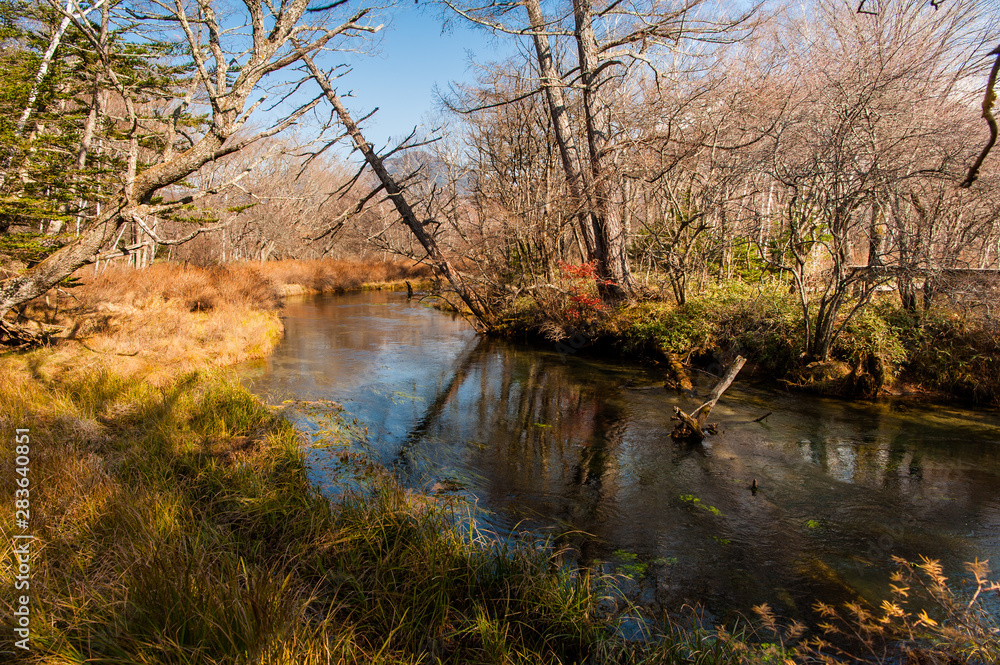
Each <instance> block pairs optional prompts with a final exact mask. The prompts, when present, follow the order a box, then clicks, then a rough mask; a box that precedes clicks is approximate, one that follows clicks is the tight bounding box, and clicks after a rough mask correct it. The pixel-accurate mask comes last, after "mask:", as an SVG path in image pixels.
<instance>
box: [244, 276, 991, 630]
mask: <svg viewBox="0 0 1000 665" xmlns="http://www.w3.org/2000/svg"><path fill="white" fill-rule="evenodd" d="M285 314H286V321H285V323H286V338H285V340H284V342H283V343H282V344H281V346H279V348H278V349H277V351H276V353H275V354H274V355H273V356H272V357H271V358H268V359H267V360H266V361H262V362H261V363H259V364H257V365H255V366H252V367H249V368H248V372H247V373H248V376H249V377H251V378H249V379H248V381H249V382H250V383H251V384H252V387H253V389H254V390H255V391H256V392H258V393H259V394H262V395H264V396H266V397H267V398H268V399H270V400H272V401H281V399H284V398H289V397H292V398H296V399H302V400H318V399H326V400H335V401H337V402H340V403H342V404H343V405H344V409H345V410H346V411H347V412H348V413H349V414H351V415H352V416H353V417H355V418H357V419H358V421H359V423H360V424H361V425H363V426H364V427H366V428H367V433H368V436H367V438H368V444H367V445H368V449H367V454H369V455H370V456H371V457H373V458H374V459H375V460H376V461H378V462H380V463H383V464H387V465H393V466H394V467H395V468H396V469H397V470H398V472H399V474H400V475H401V477H402V478H403V479H404V480H405V481H406V482H407V483H409V484H411V485H413V486H416V487H422V488H424V489H427V490H432V491H445V492H451V493H457V494H462V495H466V496H468V497H469V498H471V499H473V500H475V501H476V502H477V504H478V506H479V507H480V510H481V514H482V516H483V519H485V520H486V521H487V522H488V523H489V524H490V526H492V527H493V528H495V529H498V530H509V529H511V528H514V527H515V526H517V527H518V528H529V529H533V530H537V531H543V532H545V531H547V532H550V533H552V534H554V535H555V534H560V533H566V532H573V533H572V535H570V536H567V537H565V538H563V540H565V541H566V543H567V544H569V545H571V546H572V548H573V549H574V550H575V551H576V552H577V554H578V556H579V557H581V558H582V559H583V560H584V561H587V562H595V561H605V562H610V565H611V566H613V565H614V564H615V563H622V562H628V564H627V565H625V566H624V568H625V569H626V570H627V571H628V572H630V573H631V574H632V575H633V576H634V577H636V578H637V583H636V584H635V585H634V586H635V587H636V588H637V589H638V592H637V593H639V596H640V600H641V602H644V603H646V604H649V605H652V606H658V607H669V608H676V607H679V606H680V605H681V604H682V603H684V602H693V601H699V602H702V603H704V604H706V605H707V607H708V608H709V610H710V611H712V612H714V613H716V614H717V615H721V614H724V613H727V612H730V611H743V612H746V611H747V610H748V609H749V607H750V606H751V605H753V604H757V603H761V602H768V603H770V604H771V605H772V606H773V607H775V608H776V609H778V610H779V611H781V612H784V613H787V614H795V615H802V614H803V613H804V612H806V611H807V610H808V608H809V607H810V606H811V604H812V602H813V601H814V600H815V599H816V598H817V597H818V598H823V599H825V600H827V601H839V600H847V599H850V598H854V597H856V596H857V595H861V596H864V597H867V598H869V599H877V598H881V597H883V596H884V593H885V591H886V590H887V583H888V573H889V571H890V570H891V568H892V563H891V560H890V558H891V556H892V555H896V556H902V557H905V558H909V559H915V558H917V556H918V555H920V554H923V555H926V556H929V557H933V558H938V559H941V560H942V561H943V563H944V564H945V567H946V570H947V572H949V573H951V574H953V575H955V574H958V573H960V572H961V570H962V563H963V562H964V561H971V560H972V559H974V558H977V557H978V558H979V559H986V558H991V557H992V558H993V559H994V560H998V557H997V555H998V554H1000V434H998V424H1000V422H998V419H997V417H996V416H995V415H993V414H988V413H976V412H967V411H963V410H960V409H953V408H942V407H936V406H935V407H926V406H907V405H903V404H874V405H872V404H856V403H847V402H840V401H836V400H828V399H821V398H816V397H810V396H804V395H793V394H785V393H780V392H775V391H770V390H765V389H761V388H757V387H753V386H747V385H745V384H741V383H739V382H738V383H737V384H735V385H734V386H733V387H732V388H731V389H730V391H729V392H727V394H726V396H725V397H724V398H723V400H722V401H721V402H720V404H719V405H718V407H717V408H716V410H715V411H713V419H714V420H718V422H719V424H720V433H719V435H717V436H715V437H711V438H710V439H708V440H706V442H705V443H704V444H701V445H691V444H685V443H678V442H675V441H673V440H672V439H671V438H670V436H669V432H670V430H671V428H672V423H671V421H670V413H671V407H672V406H673V405H674V404H675V403H682V405H683V404H684V403H687V405H688V406H690V405H691V404H692V403H695V402H697V399H696V398H690V399H689V398H685V397H681V396H678V395H676V394H672V393H668V392H667V391H665V390H663V389H659V388H657V389H653V390H637V389H634V388H633V387H634V386H638V387H642V386H654V385H656V384H657V383H659V382H660V381H662V380H661V379H660V378H659V377H658V376H657V374H656V373H655V371H654V370H651V369H649V368H643V367H638V366H629V365H623V364H614V363H605V362H599V361H595V360H589V359H584V358H577V357H572V356H566V355H562V354H559V353H557V352H556V350H555V349H552V350H547V349H538V348H529V347H524V346H519V345H515V344H509V343H506V342H503V341H499V340H492V339H485V338H479V337H477V336H476V335H475V334H473V333H472V332H471V331H470V330H469V329H468V327H467V325H466V324H465V323H464V322H463V321H461V320H460V319H456V318H454V317H451V316H449V315H445V314H442V313H441V312H438V311H436V310H431V309H428V308H426V307H423V306H421V305H419V304H417V303H414V302H407V301H406V300H405V296H400V295H398V294H387V293H363V294H348V295H342V296H334V297H326V298H318V299H313V300H308V301H302V302H299V303H293V304H289V305H288V306H287V307H286V312H285ZM700 389H701V391H702V394H703V393H704V392H705V391H706V386H705V385H702V386H700ZM768 411H771V412H773V413H772V415H770V416H769V417H768V418H766V419H765V420H763V421H761V422H754V420H755V419H757V418H759V417H760V416H761V415H762V414H765V413H767V412H768ZM306 425H307V426H308V423H306ZM330 454H332V453H331V452H330V451H327V450H315V451H313V453H312V455H313V457H314V462H315V465H314V469H316V471H314V473H316V474H318V475H320V476H321V475H322V473H323V472H322V469H323V464H322V458H323V456H324V455H330ZM755 479H756V481H757V486H758V488H759V491H757V492H756V494H755V493H753V492H751V490H750V486H751V483H752V482H753V481H754V480H755ZM319 480H322V478H320V479H319Z"/></svg>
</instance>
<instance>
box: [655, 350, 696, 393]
mask: <svg viewBox="0 0 1000 665" xmlns="http://www.w3.org/2000/svg"><path fill="white" fill-rule="evenodd" d="M663 355H664V356H666V359H667V365H669V367H670V373H671V374H672V375H673V381H674V384H675V386H676V387H677V389H678V390H683V391H684V392H686V393H690V392H692V391H693V390H694V386H693V385H692V384H691V377H690V376H688V373H687V371H686V370H685V369H684V364H683V363H682V362H681V359H680V358H678V357H677V354H676V353H671V352H670V351H664V352H663Z"/></svg>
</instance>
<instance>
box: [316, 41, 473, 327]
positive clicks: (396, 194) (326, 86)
mask: <svg viewBox="0 0 1000 665" xmlns="http://www.w3.org/2000/svg"><path fill="white" fill-rule="evenodd" d="M303 62H305V64H306V66H307V67H308V68H309V72H310V74H312V77H313V79H314V80H315V81H316V83H318V84H319V86H320V87H321V88H322V89H323V93H324V94H325V95H326V98H327V100H329V102H330V103H331V104H332V105H333V108H334V109H335V110H336V111H337V115H338V117H339V118H340V121H341V122H342V123H343V125H344V127H345V128H346V129H347V133H348V134H349V135H350V137H351V139H352V140H353V141H354V145H355V146H356V147H357V149H358V150H359V151H360V152H361V154H362V155H364V157H365V161H367V162H368V164H369V166H371V168H372V170H373V171H374V172H375V175H376V176H378V179H379V181H381V183H382V186H383V187H384V188H385V191H386V193H387V194H388V195H389V198H390V199H392V203H393V205H394V206H395V207H396V212H398V213H399V216H400V217H402V218H403V223H404V224H406V226H408V227H409V229H410V231H411V232H412V233H413V235H414V236H416V238H417V241H418V242H420V245H421V246H422V247H423V248H424V251H426V252H427V256H428V258H430V260H431V262H432V263H433V264H434V265H435V267H436V268H437V269H438V270H439V271H440V272H441V273H442V274H443V275H444V276H445V278H446V279H447V280H448V282H449V283H450V284H451V285H452V287H453V288H454V289H455V292H456V293H458V297H459V298H461V299H462V302H464V303H465V304H466V306H467V307H468V308H469V311H470V312H472V315H473V316H474V317H475V318H476V321H477V322H478V324H479V325H480V326H481V327H484V328H489V327H490V319H489V318H488V315H489V312H488V311H487V309H486V308H485V307H483V305H482V304H481V302H480V301H479V299H478V298H477V297H476V295H475V294H474V293H473V292H472V291H471V290H470V289H469V287H468V286H467V285H466V284H465V281H464V280H463V279H462V276H461V275H460V274H459V273H458V272H457V271H456V270H455V269H454V268H453V267H452V266H451V263H450V262H449V261H448V259H447V258H446V257H445V256H444V254H443V253H442V252H441V249H440V248H439V247H438V245H437V241H435V240H434V236H432V235H430V234H429V233H427V230H426V229H425V228H424V225H423V223H422V222H421V221H420V220H419V219H418V218H417V215H416V213H414V212H413V208H411V207H410V204H409V203H408V202H407V200H406V197H405V196H404V195H403V188H402V187H400V185H399V183H397V182H396V180H395V179H394V178H393V177H392V175H390V174H389V172H388V171H387V170H386V168H385V164H384V163H383V162H382V158H381V157H379V155H378V154H377V153H376V152H375V150H374V149H372V145H371V144H370V143H368V142H367V141H366V140H365V137H364V135H362V134H361V129H360V128H359V127H358V126H357V124H356V123H355V122H354V119H353V118H352V117H351V115H350V114H349V113H348V112H347V108H346V107H344V105H343V103H341V101H340V97H339V96H338V95H337V93H336V92H335V91H334V89H333V86H332V85H331V84H330V80H329V79H328V78H327V77H326V75H325V74H324V73H323V72H322V71H321V70H320V69H319V68H318V67H317V66H316V63H314V62H313V60H312V58H310V57H309V56H304V57H303Z"/></svg>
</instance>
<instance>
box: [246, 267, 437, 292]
mask: <svg viewBox="0 0 1000 665" xmlns="http://www.w3.org/2000/svg"><path fill="white" fill-rule="evenodd" d="M256 267H257V269H258V270H260V273H261V274H262V275H264V276H265V277H267V278H268V279H270V280H271V282H272V283H274V284H277V285H279V287H281V288H282V291H283V293H285V294H286V295H291V294H293V293H323V292H328V291H349V290H352V289H359V288H364V287H365V286H366V285H385V284H389V285H392V284H398V283H402V282H403V281H404V280H408V279H409V280H420V279H428V278H430V276H431V270H430V268H428V267H427V266H423V265H416V264H411V263H407V262H401V261H334V260H332V259H322V260H315V261H295V260H289V261H272V262H269V263H264V264H260V265H258V266H256ZM288 287H293V288H288ZM294 287H298V288H294Z"/></svg>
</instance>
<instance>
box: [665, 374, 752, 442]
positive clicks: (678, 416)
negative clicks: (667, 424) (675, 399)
mask: <svg viewBox="0 0 1000 665" xmlns="http://www.w3.org/2000/svg"><path fill="white" fill-rule="evenodd" d="M745 363H746V358H744V357H743V356H736V359H735V360H734V361H733V364H732V365H730V366H729V368H728V369H727V370H726V373H725V374H723V375H722V378H721V379H719V381H718V382H717V383H716V384H715V387H714V388H712V392H711V394H709V396H708V401H707V402H705V403H704V404H702V405H701V406H699V407H698V408H697V409H695V410H694V411H693V412H692V413H691V415H688V414H686V413H684V412H683V411H681V409H680V407H677V406H675V407H674V416H673V418H672V420H679V421H680V422H679V423H678V424H677V426H676V427H674V431H673V432H671V434H670V436H671V437H673V438H674V439H683V440H687V441H694V442H697V441H701V440H702V439H704V438H705V432H706V429H705V423H706V422H707V421H708V415H709V414H710V413H711V412H712V409H713V408H714V407H715V405H716V403H717V402H718V401H719V398H721V397H722V394H723V393H724V392H726V390H727V389H728V388H729V386H730V385H731V384H732V382H733V381H734V380H735V379H736V375H737V374H739V373H740V370H741V369H743V365H744V364H745Z"/></svg>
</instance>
